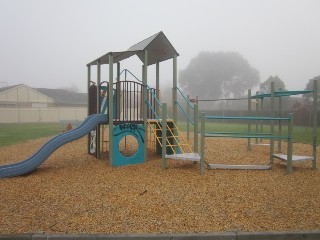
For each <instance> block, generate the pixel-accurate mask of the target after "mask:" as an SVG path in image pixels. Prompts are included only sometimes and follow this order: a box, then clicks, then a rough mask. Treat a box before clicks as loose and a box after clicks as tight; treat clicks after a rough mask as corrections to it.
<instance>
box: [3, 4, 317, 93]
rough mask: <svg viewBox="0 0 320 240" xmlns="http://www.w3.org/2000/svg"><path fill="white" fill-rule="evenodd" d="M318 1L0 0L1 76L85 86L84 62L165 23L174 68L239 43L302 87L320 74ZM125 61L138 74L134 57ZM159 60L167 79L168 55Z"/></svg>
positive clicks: (246, 53) (268, 71)
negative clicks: (174, 56)
mask: <svg viewBox="0 0 320 240" xmlns="http://www.w3.org/2000/svg"><path fill="white" fill-rule="evenodd" d="M319 9H320V1H318V0H299V1H298V0H281V1H279V0H241V1H240V0H220V1H218V0H188V1H186V0H175V1H172V0H161V1H160V0H158V1H150V0H143V1H142V0H135V1H133V0H117V1H109V0H105V1H102V0H0V31H1V37H0V82H8V85H9V86H10V85H14V84H20V83H24V84H27V85H28V86H31V87H46V88H70V87H76V88H78V89H79V90H80V91H81V92H85V91H86V78H87V73H86V64H87V63H89V62H90V61H92V60H94V59H96V58H97V57H99V56H101V55H103V54H105V53H107V52H109V51H125V50H127V49H128V48H129V47H130V46H132V45H133V44H135V43H137V42H140V41H141V40H144V39H145V38H147V37H149V36H151V35H153V34H155V33H158V32H159V31H163V32H164V34H165V35H166V36H167V38H168V39H169V41H170V42H171V43H172V45H173V46H174V47H175V49H176V50H177V51H178V53H179V54H180V56H179V57H178V69H179V70H181V69H184V68H185V67H186V66H187V65H188V63H189V62H190V60H191V59H192V58H194V57H196V55H197V54H198V53H199V52H200V51H215V52H219V51H236V52H238V53H240V54H241V55H242V56H243V57H244V58H245V59H247V60H248V61H249V63H250V65H251V66H252V67H254V68H256V69H257V70H258V71H259V72H260V81H261V82H263V81H265V80H266V79H267V78H268V77H269V76H270V75H278V76H279V77H280V78H281V79H282V80H283V81H284V82H285V85H286V88H287V89H288V90H302V89H304V88H305V86H306V83H307V81H308V80H309V79H311V78H313V77H315V76H318V75H320V27H319V23H320V14H319ZM122 66H123V67H128V68H129V70H130V71H132V72H134V73H136V74H137V75H138V76H139V75H141V62H140V60H139V59H138V58H136V57H135V58H133V59H130V60H128V61H126V62H125V63H124V64H123V65H122ZM160 68H161V69H160V70H161V73H160V77H161V84H163V85H165V84H168V83H171V81H172V73H171V72H170V71H171V69H172V61H167V62H166V63H164V64H160ZM153 69H154V67H151V68H150V71H149V79H150V81H151V83H152V80H151V79H152V74H153V73H152V72H153ZM105 73H106V71H105V69H103V70H102V74H105ZM94 74H95V73H94V71H93V75H94ZM106 77H107V75H106V76H103V78H106ZM94 78H95V75H94V76H93V79H94ZM105 80H106V79H105ZM163 85H162V86H163ZM0 87H1V83H0Z"/></svg>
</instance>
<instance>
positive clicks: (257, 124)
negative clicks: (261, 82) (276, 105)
mask: <svg viewBox="0 0 320 240" xmlns="http://www.w3.org/2000/svg"><path fill="white" fill-rule="evenodd" d="M257 94H258V93H256V95H257ZM255 105H256V114H255V115H256V116H257V117H258V115H259V100H258V99H257V98H256V104H255ZM258 131H259V121H256V133H257V132H258ZM258 140H259V139H258V138H256V144H258Z"/></svg>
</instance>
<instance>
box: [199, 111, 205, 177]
mask: <svg viewBox="0 0 320 240" xmlns="http://www.w3.org/2000/svg"><path fill="white" fill-rule="evenodd" d="M205 116H206V114H205V113H201V140H200V149H201V151H200V174H201V175H203V174H204V148H205V142H204V137H205V120H206V119H205Z"/></svg>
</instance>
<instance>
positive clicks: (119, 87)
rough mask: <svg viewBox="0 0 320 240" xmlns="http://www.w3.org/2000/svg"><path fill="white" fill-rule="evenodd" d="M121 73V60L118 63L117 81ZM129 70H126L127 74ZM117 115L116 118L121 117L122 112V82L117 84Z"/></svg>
mask: <svg viewBox="0 0 320 240" xmlns="http://www.w3.org/2000/svg"><path fill="white" fill-rule="evenodd" d="M120 73H121V68H120V62H118V63H117V82H119V81H120ZM126 73H127V72H126V71H125V74H126ZM115 94H116V109H114V111H116V115H115V118H117V119H120V112H121V104H120V103H121V84H116V92H115Z"/></svg>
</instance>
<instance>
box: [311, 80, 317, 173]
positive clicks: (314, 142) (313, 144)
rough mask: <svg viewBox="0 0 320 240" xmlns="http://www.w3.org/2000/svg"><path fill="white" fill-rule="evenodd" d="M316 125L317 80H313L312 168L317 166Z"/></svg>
mask: <svg viewBox="0 0 320 240" xmlns="http://www.w3.org/2000/svg"><path fill="white" fill-rule="evenodd" d="M317 126H318V81H317V80H314V81H313V118H312V139H313V141H312V152H313V161H312V168H313V169H316V168H317Z"/></svg>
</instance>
